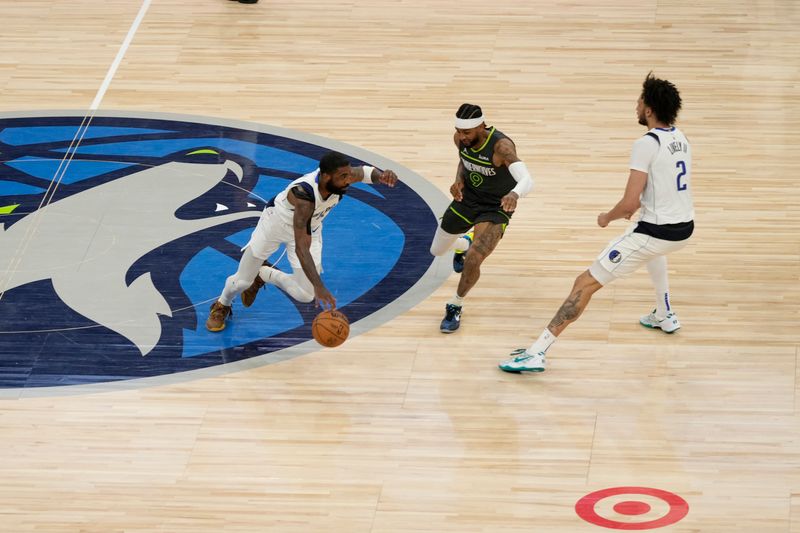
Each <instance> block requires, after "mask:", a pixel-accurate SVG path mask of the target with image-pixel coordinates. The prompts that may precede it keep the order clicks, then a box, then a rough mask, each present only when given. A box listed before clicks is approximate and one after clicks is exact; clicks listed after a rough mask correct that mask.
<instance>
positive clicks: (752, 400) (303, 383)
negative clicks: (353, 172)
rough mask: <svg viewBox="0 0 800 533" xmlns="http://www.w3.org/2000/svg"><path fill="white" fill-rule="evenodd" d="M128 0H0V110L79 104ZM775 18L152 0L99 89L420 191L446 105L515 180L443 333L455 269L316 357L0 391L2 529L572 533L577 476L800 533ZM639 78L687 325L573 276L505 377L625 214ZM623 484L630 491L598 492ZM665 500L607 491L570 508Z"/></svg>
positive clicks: (798, 36)
mask: <svg viewBox="0 0 800 533" xmlns="http://www.w3.org/2000/svg"><path fill="white" fill-rule="evenodd" d="M141 7H142V4H141V3H140V2H139V1H137V0H110V1H106V2H102V3H98V2H93V1H88V0H75V1H72V2H65V1H52V0H49V1H45V0H18V1H11V0H0V15H2V18H3V30H2V32H0V95H2V97H0V112H2V113H11V112H17V111H31V110H34V111H35V110H78V111H80V110H87V112H88V110H89V108H90V106H91V105H92V102H93V99H95V98H96V96H97V95H98V90H99V88H100V87H101V86H102V84H103V80H104V77H105V76H106V73H107V72H108V70H109V66H110V65H111V64H112V62H113V61H114V58H115V56H116V54H117V51H118V50H119V47H120V44H121V43H122V42H123V40H124V39H125V37H126V34H127V32H128V31H129V28H130V27H131V23H132V22H133V21H134V19H135V18H136V16H137V13H139V12H140V11H139V10H140V8H141ZM798 24H800V5H799V4H798V3H797V2H793V1H790V0H785V1H766V0H755V1H751V2H742V1H731V2H717V1H714V2H689V1H677V2H665V1H655V0H648V1H645V2H632V1H631V2H616V3H615V2H609V1H605V0H603V1H599V2H588V1H553V2H521V1H520V2H517V1H513V2H499V3H497V2H495V3H492V2H479V1H475V0H465V1H463V2H457V3H454V2H445V1H442V0H428V1H425V2H422V1H416V0H408V1H396V0H395V1H384V0H375V1H373V2H355V1H347V0H345V1H341V2H335V3H333V2H331V3H329V2H323V1H320V0H317V1H310V0H295V1H293V2H283V3H278V2H275V1H272V0H261V1H260V2H259V3H258V4H255V5H243V4H239V3H238V2H232V1H229V0H203V1H201V2H189V1H186V0H153V2H152V4H150V6H149V8H148V9H147V11H146V13H145V15H144V17H143V18H142V19H141V24H140V26H139V27H138V31H137V32H136V34H135V36H134V38H133V40H132V42H131V43H130V46H129V48H128V50H127V53H126V54H125V56H124V58H123V60H122V61H121V63H120V64H119V68H118V70H117V71H116V74H115V76H114V77H113V79H112V80H111V81H110V84H108V86H107V91H106V92H105V93H104V97H103V99H102V102H101V104H100V105H99V109H100V110H102V111H109V110H121V111H147V112H158V113H185V114H192V115H203V116H211V117H223V118H226V119H235V120H246V121H252V122H257V123H262V124H268V125H272V126H278V127H283V128H289V129H292V130H297V131H302V132H308V133H312V134H315V135H319V136H323V137H327V138H331V139H336V140H338V141H342V142H345V143H349V144H352V145H355V146H358V147H361V148H364V149H366V150H369V151H370V152H374V153H376V154H380V155H382V156H384V157H386V158H389V159H391V160H393V161H396V162H397V163H398V164H400V165H404V166H406V167H409V168H410V169H412V170H413V171H414V172H416V173H418V174H420V175H422V176H423V177H425V178H426V179H427V180H428V181H430V182H431V183H432V184H434V185H435V186H436V187H437V188H438V189H440V190H441V191H442V192H443V193H447V191H448V188H449V184H450V182H451V180H452V177H453V175H454V171H455V168H456V164H457V157H456V152H455V149H454V147H453V145H452V117H453V114H454V112H455V109H456V108H457V107H458V106H459V105H460V104H461V103H462V102H472V103H477V104H480V105H481V106H482V107H483V109H484V113H485V115H486V116H487V122H488V123H489V124H492V125H496V126H497V127H498V129H500V130H502V131H503V132H504V133H506V134H508V135H509V136H510V137H512V138H513V139H514V141H515V142H516V145H517V149H518V153H519V154H520V156H521V157H522V159H523V160H524V161H526V163H527V164H528V166H529V168H530V169H531V170H532V172H533V175H534V178H535V181H536V186H535V190H534V192H533V193H532V194H531V195H530V196H529V197H528V198H526V199H525V200H524V201H522V202H521V203H520V206H519V208H518V212H517V213H516V214H515V216H514V219H513V222H512V224H511V225H510V226H509V230H508V232H507V234H506V236H505V238H504V239H503V241H502V242H501V244H500V246H499V247H498V249H497V250H496V252H495V253H494V254H493V255H492V256H491V257H490V258H489V259H488V260H487V262H486V263H485V264H484V267H483V269H482V278H481V280H480V282H479V283H478V285H477V287H476V288H475V289H474V290H473V292H471V293H470V295H469V297H468V298H467V302H466V304H465V307H464V318H463V326H462V328H461V330H460V331H459V332H457V333H456V334H454V335H450V336H444V335H442V334H440V333H439V331H438V324H439V321H440V320H441V318H442V314H443V307H444V303H445V302H446V300H447V299H448V298H449V297H450V296H451V295H452V293H453V292H454V290H455V286H456V283H457V278H456V275H452V276H451V277H450V278H449V279H448V280H447V281H446V282H445V283H444V284H443V285H442V286H441V288H439V289H438V290H436V291H435V292H434V293H433V294H432V295H431V296H430V297H429V298H428V299H426V300H425V301H424V302H422V303H421V304H419V305H417V306H415V307H414V308H413V309H411V310H410V311H408V312H406V313H404V314H402V315H401V316H399V317H397V318H395V319H394V320H392V321H391V322H389V323H387V324H384V325H382V326H380V327H378V328H376V329H374V330H372V331H369V332H367V333H364V334H362V335H359V336H357V337H354V338H352V339H350V340H349V341H348V342H347V343H345V344H344V345H343V346H342V347H340V348H337V349H335V350H319V351H317V352H314V353H310V354H307V355H304V356H301V357H296V358H293V359H290V360H287V361H283V362H281V363H276V364H271V365H267V366H261V367H257V368H252V369H249V370H243V371H239V372H234V373H230V374H225V375H222V376H217V377H210V378H207V379H196V380H189V381H178V382H176V383H174V384H165V385H159V386H147V387H140V388H130V389H127V390H119V391H113V392H102V393H92V392H81V391H80V390H77V391H58V392H54V393H53V394H42V395H25V394H21V395H19V396H18V397H6V398H3V399H0V450H2V459H0V480H2V482H1V483H0V531H2V532H9V533H16V532H26V531H37V532H39V531H41V532H78V531H80V532H112V531H113V532H116V531H125V532H149V531H164V532H210V531H214V532H218V531H226V532H227V531H236V532H250V531H253V532H261V531H270V532H272V531H276V532H312V531H313V532H317V531H319V532H322V531H325V532H327V531H335V532H348V533H349V532H353V533H360V532H370V533H389V532H398V533H399V532H445V531H459V532H473V531H474V532H492V533H494V532H502V533H510V532H515V533H522V532H559V533H561V532H569V533H576V532H577V533H580V532H586V533H589V532H600V531H603V530H607V529H609V528H607V527H603V526H601V525H593V524H590V523H588V522H586V521H584V520H582V519H581V518H580V517H579V516H578V515H577V514H576V511H575V506H576V503H577V502H578V501H579V500H580V499H581V498H582V497H584V496H586V495H587V494H589V493H593V492H595V491H600V490H603V489H612V488H616V487H647V488H652V489H660V490H663V491H668V492H670V493H674V494H676V495H678V496H680V497H681V498H683V499H684V500H685V501H686V503H687V504H688V509H689V512H688V514H687V515H686V516H685V517H684V518H683V519H681V520H680V521H678V522H677V523H675V524H673V525H669V526H664V527H660V528H658V529H659V530H661V531H671V532H703V533H716V532H720V533H722V532H754V531H758V532H759V533H767V532H770V533H772V532H775V533H778V532H780V533H787V532H791V533H800V396H798V391H800V383H799V381H800V364H799V363H800V333H798V328H797V326H798V324H799V323H800V192H798V189H799V188H800V178H798V174H797V169H798V168H800V155H799V154H800V152H798V150H797V146H796V145H797V141H798V139H800V126H798V124H800V90H799V89H798V87H800V59H798V57H799V56H798V50H800V33H799V32H798V30H797V27H798ZM650 70H652V71H654V73H655V74H656V75H658V76H659V77H664V78H667V79H669V80H671V81H673V82H674V83H675V84H676V85H677V86H678V88H679V89H680V90H681V93H682V96H683V99H684V109H683V111H682V112H681V115H680V117H679V121H678V125H679V126H680V127H681V128H682V129H683V130H684V132H685V133H686V134H687V136H688V138H689V139H690V141H691V142H692V146H693V150H694V176H693V186H694V199H695V203H696V211H697V218H696V223H697V231H696V233H695V236H694V237H693V240H692V241H691V243H690V244H689V245H688V246H687V247H686V248H685V249H683V250H682V251H680V252H678V253H676V254H674V255H673V256H671V257H670V259H669V261H670V263H669V264H670V275H671V290H672V297H673V304H674V306H675V308H676V310H677V312H678V314H679V316H680V318H681V321H682V323H683V328H682V329H681V330H680V331H679V332H678V333H677V334H675V335H673V336H667V335H663V334H661V333H660V332H657V331H647V330H644V329H643V328H641V327H640V326H639V325H638V323H637V320H638V317H639V315H641V314H645V313H647V312H648V311H649V310H650V309H651V307H652V294H651V288H650V283H649V278H648V276H647V274H646V272H641V273H638V274H637V275H635V276H633V277H632V278H631V279H628V280H623V281H620V282H618V283H615V284H614V285H612V286H609V287H606V288H605V289H603V290H602V291H601V292H600V293H598V294H597V296H596V297H595V299H594V300H593V301H592V303H591V305H590V307H589V309H588V310H587V311H586V313H585V314H584V316H583V317H582V318H581V319H580V320H579V321H578V322H577V323H575V324H574V325H573V326H571V327H570V328H569V329H568V330H566V332H565V333H564V334H563V335H562V337H561V339H560V340H559V341H558V343H557V344H555V345H554V346H553V348H552V349H551V350H550V352H549V355H550V366H549V368H548V370H547V372H545V373H544V374H541V375H525V376H515V375H508V374H503V373H501V372H499V371H498V370H497V368H496V364H497V363H498V362H499V361H500V360H501V359H502V358H503V357H504V356H505V355H506V354H507V353H508V352H509V351H510V350H512V349H514V348H517V347H520V346H526V345H528V344H529V343H530V342H531V341H532V340H533V338H535V337H536V336H537V335H538V334H539V333H540V331H541V330H542V328H543V327H544V326H545V325H546V324H547V322H548V321H549V319H550V317H551V316H552V314H553V313H554V311H555V310H556V309H557V307H558V305H559V304H560V303H561V301H562V300H563V298H564V297H565V296H566V295H567V293H568V291H569V288H570V287H571V284H572V280H573V279H574V277H575V276H576V275H577V274H579V273H580V272H581V271H582V270H583V269H584V268H586V266H588V265H589V264H590V262H591V261H592V260H593V259H594V257H595V256H596V255H597V254H598V253H599V252H600V251H601V250H602V248H603V247H604V245H605V244H606V243H607V242H608V241H609V240H610V239H611V238H613V237H614V236H616V235H617V234H618V233H620V232H621V231H622V230H623V228H624V224H622V223H621V222H620V221H618V222H616V223H613V224H612V225H611V227H609V228H606V229H600V228H598V227H597V226H596V224H595V219H596V216H597V214H598V213H599V212H601V211H605V210H608V209H609V208H610V207H611V206H613V204H614V203H615V202H616V201H617V200H618V199H619V197H621V194H622V190H623V188H624V185H625V180H626V178H627V164H628V158H629V156H630V148H631V144H632V142H633V141H634V140H635V139H636V138H637V137H638V136H639V135H641V134H642V133H643V132H644V130H643V128H642V127H641V126H638V125H637V123H636V118H635V113H634V106H635V103H636V99H637V97H638V95H639V91H640V88H641V82H642V80H643V78H644V76H645V75H646V74H647V72H648V71H650ZM0 157H2V154H0ZM3 252H4V251H0V253H3ZM218 281H219V280H210V282H212V283H217V282H218ZM0 305H3V302H2V301H0ZM75 356H76V357H80V353H76V355H75ZM629 500H630V501H641V502H644V503H646V504H647V505H648V506H649V507H651V509H650V511H649V512H648V513H642V514H638V515H637V514H625V513H621V512H618V511H615V510H614V507H615V506H616V504H617V503H622V502H624V501H629ZM669 505H670V504H668V503H667V502H665V501H664V500H663V499H659V498H658V497H655V496H653V495H652V494H650V495H641V494H637V493H635V491H634V492H632V493H631V492H630V491H629V493H628V494H627V495H623V496H616V499H610V498H609V499H606V500H604V501H600V502H598V504H597V509H596V511H597V513H598V514H600V515H602V516H603V517H606V518H609V519H613V520H615V521H617V522H619V523H633V522H637V521H638V522H642V521H645V520H649V519H650V517H654V518H657V517H660V516H664V515H665V514H667V513H668V511H669V509H668V506H669ZM639 508H640V509H641V507H639ZM617 509H623V510H624V507H617ZM628 509H633V508H632V507H629V508H628ZM616 528H617V529H631V528H632V527H631V526H625V525H617V526H616Z"/></svg>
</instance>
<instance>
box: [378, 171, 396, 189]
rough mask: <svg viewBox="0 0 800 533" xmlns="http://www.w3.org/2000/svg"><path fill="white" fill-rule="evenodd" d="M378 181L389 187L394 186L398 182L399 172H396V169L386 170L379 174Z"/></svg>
mask: <svg viewBox="0 0 800 533" xmlns="http://www.w3.org/2000/svg"><path fill="white" fill-rule="evenodd" d="M378 183H383V184H384V185H386V186H387V187H394V186H395V184H396V183H397V174H395V173H394V170H384V171H383V172H381V175H380V176H378Z"/></svg>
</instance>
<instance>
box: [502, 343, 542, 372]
mask: <svg viewBox="0 0 800 533" xmlns="http://www.w3.org/2000/svg"><path fill="white" fill-rule="evenodd" d="M509 355H511V359H508V360H507V361H503V362H502V363H500V364H499V365H497V366H498V367H499V368H500V370H502V371H503V372H513V373H515V374H519V373H520V372H544V366H545V364H546V363H547V360H546V358H545V356H544V352H539V353H537V354H535V355H531V354H529V353H528V352H527V351H526V350H525V348H520V349H518V350H514V351H513V352H511V353H510V354H509Z"/></svg>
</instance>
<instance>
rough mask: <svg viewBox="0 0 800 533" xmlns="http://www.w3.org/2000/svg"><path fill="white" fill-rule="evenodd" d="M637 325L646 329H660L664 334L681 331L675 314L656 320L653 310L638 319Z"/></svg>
mask: <svg viewBox="0 0 800 533" xmlns="http://www.w3.org/2000/svg"><path fill="white" fill-rule="evenodd" d="M639 324H641V325H643V326H644V327H646V328H653V329H660V330H661V331H663V332H664V333H675V332H676V331H678V330H679V329H681V323H680V322H679V321H678V317H677V315H676V314H675V313H669V314H667V317H666V318H658V317H657V316H656V310H655V309H653V312H652V313H650V314H649V315H645V316H643V317H642V318H640V319H639Z"/></svg>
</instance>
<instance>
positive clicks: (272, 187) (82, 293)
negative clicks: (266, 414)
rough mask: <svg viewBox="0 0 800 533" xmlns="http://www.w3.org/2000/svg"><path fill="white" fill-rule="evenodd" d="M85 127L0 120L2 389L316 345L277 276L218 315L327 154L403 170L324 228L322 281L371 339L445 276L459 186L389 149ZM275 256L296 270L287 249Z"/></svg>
mask: <svg viewBox="0 0 800 533" xmlns="http://www.w3.org/2000/svg"><path fill="white" fill-rule="evenodd" d="M82 119H83V117H82V116H68V115H67V116H53V117H49V116H48V117H41V116H37V117H24V118H23V117H6V118H4V117H0V370H1V372H0V387H2V388H11V387H41V386H53V385H71V384H81V383H98V382H107V381H119V380H127V379H132V378H139V377H148V376H157V375H163V374H171V373H176V372H183V371H187V370H194V369H200V368H205V367H209V366H214V365H219V364H222V363H230V362H236V361H241V360H244V359H248V358H251V357H254V356H260V355H264V354H272V355H274V356H276V357H278V358H285V357H289V356H291V354H292V353H294V354H297V353H301V352H302V351H303V349H300V350H299V351H298V349H295V351H294V352H292V351H291V350H289V349H290V348H296V347H297V346H305V351H309V350H312V349H317V348H318V346H316V345H313V344H312V343H309V342H308V339H310V322H311V319H312V318H313V316H314V315H315V314H316V312H318V309H315V308H314V306H313V304H299V303H297V302H295V301H293V300H291V299H290V298H289V297H288V296H286V295H285V294H283V293H282V292H281V291H279V290H278V289H276V288H274V287H271V286H267V288H266V289H265V290H264V291H262V294H261V295H260V296H259V298H258V299H257V300H256V303H255V304H254V305H253V306H252V307H251V308H248V309H244V308H243V307H242V306H241V303H240V302H239V301H238V300H237V302H235V304H234V318H233V320H232V321H231V322H230V323H229V326H228V328H226V329H225V330H224V331H223V332H221V333H216V334H213V333H209V332H208V331H206V330H205V326H204V323H205V318H206V316H207V312H208V307H209V306H210V304H211V302H213V301H214V300H215V299H216V297H217V296H218V295H219V293H220V291H221V290H222V286H223V283H224V281H225V278H226V277H227V276H228V275H230V274H232V273H233V272H235V270H236V267H237V264H238V260H239V256H240V249H241V247H242V246H243V245H244V244H245V243H246V242H247V240H248V238H249V235H250V232H251V231H252V229H253V228H254V227H255V224H256V222H257V220H258V216H259V214H260V212H261V210H262V209H263V208H264V205H265V203H266V202H267V201H269V200H270V199H271V198H272V197H273V196H274V195H275V194H276V193H277V192H279V191H280V190H282V189H283V188H285V187H286V185H287V184H288V183H289V182H290V181H291V180H292V179H294V178H296V177H298V176H300V175H302V174H305V173H307V172H309V171H311V170H313V169H314V168H316V165H317V161H318V159H319V157H320V156H321V155H322V154H324V153H325V152H326V151H328V150H329V149H337V150H339V151H342V152H343V153H345V154H348V155H350V158H351V160H352V161H353V164H361V163H362V162H363V163H368V164H371V165H374V166H377V167H379V168H392V169H393V170H395V171H396V172H398V175H399V176H400V179H401V181H402V183H398V186H397V187H396V188H395V189H391V190H389V189H385V188H373V187H371V186H370V185H366V184H358V185H354V186H352V187H351V188H350V190H349V191H348V194H347V196H346V197H345V198H344V199H343V201H342V203H341V205H340V206H339V207H338V208H337V209H336V210H334V211H333V212H332V213H331V215H330V216H329V217H328V219H327V221H326V223H325V229H324V234H323V237H324V241H325V247H324V252H323V269H324V273H323V278H324V279H325V281H326V284H327V285H328V287H329V288H331V290H332V292H333V293H334V295H335V296H336V297H337V301H338V303H339V308H340V309H341V310H342V311H344V312H345V313H346V314H347V315H348V316H349V317H350V319H351V321H352V322H354V323H355V324H354V325H355V326H356V331H358V324H359V321H361V324H362V325H363V327H362V328H361V329H362V330H363V329H366V328H368V327H370V326H371V325H374V324H377V323H379V322H380V321H383V320H386V319H387V318H390V317H391V316H393V314H392V311H391V310H392V308H395V311H394V314H397V313H399V312H401V311H403V310H404V309H406V308H408V307H410V306H411V305H413V304H414V303H416V302H418V301H419V300H421V299H423V298H424V297H426V296H427V294H428V293H429V292H430V291H431V290H433V289H434V288H435V287H436V286H437V285H438V284H439V283H441V281H442V280H443V275H441V274H440V275H437V274H435V273H434V271H435V269H433V268H431V265H432V257H431V256H430V254H429V253H428V247H429V244H430V237H431V235H432V234H433V232H434V230H435V228H436V219H435V216H434V214H433V213H434V210H433V209H439V206H438V205H433V204H436V203H440V204H441V203H443V202H444V198H443V196H442V195H441V194H440V193H438V192H437V191H436V190H435V189H433V188H432V187H430V186H429V185H428V184H427V183H426V182H424V180H422V179H421V178H419V177H418V176H416V175H414V174H413V173H411V172H410V171H408V170H406V169H403V168H401V167H398V165H396V164H393V163H391V162H389V161H385V160H382V159H381V158H380V157H379V156H376V155H374V154H369V153H367V152H363V151H359V150H358V149H357V148H354V147H351V146H344V145H341V144H338V143H336V142H334V141H327V140H325V139H319V138H311V137H310V136H303V135H301V134H298V133H293V132H286V131H278V130H276V129H274V128H267V127H264V126H257V125H252V124H229V123H219V124H210V123H208V122H206V120H203V122H202V123H200V122H198V121H197V119H195V118H191V120H189V119H187V118H186V117H175V116H171V117H168V118H161V117H141V116H137V117H120V116H114V117H108V116H102V117H101V116H96V117H94V118H93V119H92V121H91V122H90V124H89V125H88V127H86V125H85V124H83V125H82ZM209 120H210V119H209ZM384 193H385V195H386V196H385V197H384ZM422 194H425V195H426V196H427V197H426V198H423V196H421V195H422ZM271 261H272V262H273V263H274V264H276V266H278V267H279V268H284V269H289V268H290V267H289V265H288V262H287V261H286V260H285V258H284V257H283V254H282V251H280V250H279V251H278V252H277V253H276V255H275V256H273V257H272V258H271ZM400 296H403V298H402V299H400ZM409 300H410V301H409ZM398 301H402V302H403V303H402V305H397V302H398ZM378 311H381V312H380V313H377V312H378ZM376 317H378V318H376ZM381 317H382V318H381ZM312 342H313V341H312ZM282 353H283V354H290V355H285V356H283V357H281V356H280V355H278V354H282ZM262 359H263V358H262ZM265 362H269V361H265Z"/></svg>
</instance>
